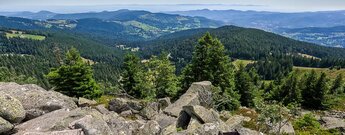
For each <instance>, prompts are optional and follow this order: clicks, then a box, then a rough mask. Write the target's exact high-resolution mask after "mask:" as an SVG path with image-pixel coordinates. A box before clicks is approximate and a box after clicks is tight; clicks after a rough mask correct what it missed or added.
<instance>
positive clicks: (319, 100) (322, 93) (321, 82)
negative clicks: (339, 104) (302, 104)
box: [314, 72, 329, 109]
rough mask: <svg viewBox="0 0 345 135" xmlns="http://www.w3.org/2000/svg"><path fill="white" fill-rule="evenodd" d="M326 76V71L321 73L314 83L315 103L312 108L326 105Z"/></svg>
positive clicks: (321, 107)
mask: <svg viewBox="0 0 345 135" xmlns="http://www.w3.org/2000/svg"><path fill="white" fill-rule="evenodd" d="M327 83H328V78H327V76H326V73H324V72H323V73H321V75H320V77H319V79H318V81H317V83H316V85H315V97H314V100H315V103H314V105H317V106H314V108H318V109H323V108H325V107H327V105H326V104H324V103H327V93H328V91H329V88H328V84H327Z"/></svg>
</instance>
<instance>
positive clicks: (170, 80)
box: [149, 53, 179, 98]
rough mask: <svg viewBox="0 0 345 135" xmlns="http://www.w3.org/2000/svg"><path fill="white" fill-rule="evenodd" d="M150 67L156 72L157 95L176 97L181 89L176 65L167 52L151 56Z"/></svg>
mask: <svg viewBox="0 0 345 135" xmlns="http://www.w3.org/2000/svg"><path fill="white" fill-rule="evenodd" d="M149 65H150V66H149V68H150V70H152V71H153V72H154V78H155V82H154V85H155V89H156V97H157V98H163V97H174V96H175V95H176V94H177V91H178V89H179V86H178V78H177V76H176V75H175V66H174V65H172V63H171V62H170V60H169V55H168V54H167V53H162V54H161V55H160V56H159V57H153V58H151V60H150V62H149Z"/></svg>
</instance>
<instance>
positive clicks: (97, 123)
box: [72, 115, 113, 135]
mask: <svg viewBox="0 0 345 135" xmlns="http://www.w3.org/2000/svg"><path fill="white" fill-rule="evenodd" d="M72 123H75V124H74V128H75V129H79V128H80V129H82V130H83V132H84V134H85V135H112V134H113V133H112V131H111V129H110V128H109V126H108V125H107V123H106V122H104V121H103V120H101V119H98V118H95V117H93V116H92V115H86V116H85V117H84V118H82V119H79V120H77V121H75V122H72Z"/></svg>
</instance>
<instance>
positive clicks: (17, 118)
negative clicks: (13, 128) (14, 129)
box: [0, 92, 25, 123]
mask: <svg viewBox="0 0 345 135" xmlns="http://www.w3.org/2000/svg"><path fill="white" fill-rule="evenodd" d="M0 117H2V118H4V119H6V120H7V121H9V122H11V123H19V122H21V121H22V120H23V119H24V118H25V110H24V108H23V106H22V104H21V103H20V101H19V100H18V99H15V98H13V97H12V96H10V95H8V94H6V93H4V92H0Z"/></svg>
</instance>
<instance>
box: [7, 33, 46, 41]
mask: <svg viewBox="0 0 345 135" xmlns="http://www.w3.org/2000/svg"><path fill="white" fill-rule="evenodd" d="M6 37H7V38H23V39H31V40H39V41H42V40H45V39H46V37H45V36H40V35H31V34H23V33H6Z"/></svg>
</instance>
